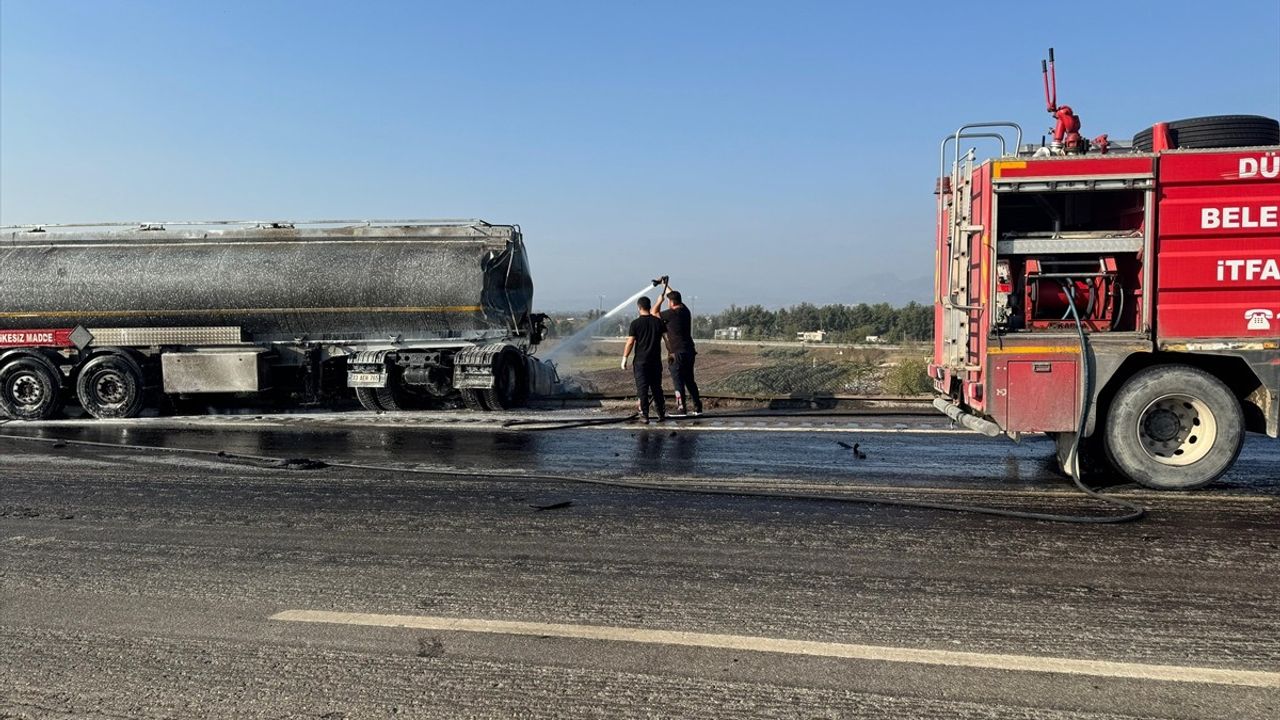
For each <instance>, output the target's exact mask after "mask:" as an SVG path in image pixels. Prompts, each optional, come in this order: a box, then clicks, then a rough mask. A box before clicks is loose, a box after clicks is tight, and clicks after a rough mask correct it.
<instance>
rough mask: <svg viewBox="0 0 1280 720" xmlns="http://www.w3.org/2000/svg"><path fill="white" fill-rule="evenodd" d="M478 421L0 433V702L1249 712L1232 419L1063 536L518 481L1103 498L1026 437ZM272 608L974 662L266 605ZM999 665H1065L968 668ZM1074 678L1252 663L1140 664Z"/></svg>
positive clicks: (17, 708) (1271, 481)
mask: <svg viewBox="0 0 1280 720" xmlns="http://www.w3.org/2000/svg"><path fill="white" fill-rule="evenodd" d="M578 414H581V413H578ZM410 415H412V416H410ZM573 415H574V413H569V412H564V413H559V414H555V413H552V414H549V415H542V416H539V417H571V416H573ZM513 417H515V416H513ZM507 419H512V418H507V417H492V418H484V419H477V418H475V417H471V416H466V415H465V414H461V415H459V414H453V415H445V414H438V415H432V414H403V415H387V416H372V415H363V414H360V413H348V414H342V415H323V414H322V415H315V416H234V417H209V418H155V419H147V420H140V421H129V422H118V423H89V422H77V421H70V422H68V421H63V422H56V423H42V424H37V425H27V424H17V423H11V424H7V425H4V426H0V435H12V436H22V437H23V438H35V439H16V438H0V634H3V636H4V637H3V640H2V641H0V667H2V668H4V670H3V672H0V717H148V718H150V717H250V718H258V717H263V718H266V717H314V718H364V717H493V718H501V717H515V716H520V717H602V718H605V717H607V718H612V717H884V718H904V717H905V718H911V717H921V718H935V717H936V718H955V717H962V718H1006V717H1007V718H1069V717H1070V718H1075V717H1088V718H1094V717H1097V718H1119V717H1144V718H1147V717H1151V718H1157V717H1158V718H1164V717H1168V718H1201V717H1223V718H1270V717H1276V716H1280V686H1273V685H1270V684H1268V683H1269V682H1270V681H1269V680H1268V679H1267V678H1270V677H1271V676H1270V675H1265V673H1273V674H1274V673H1277V672H1280V580H1278V579H1277V578H1280V533H1278V532H1277V531H1278V530H1280V512H1278V511H1280V478H1278V477H1277V476H1276V471H1275V469H1276V468H1277V467H1280V443H1276V442H1274V441H1270V440H1266V439H1263V438H1251V439H1250V441H1249V443H1248V445H1247V447H1246V450H1245V453H1244V455H1243V456H1242V458H1241V461H1240V463H1238V464H1237V466H1236V468H1235V470H1233V472H1232V473H1231V474H1230V475H1228V476H1227V477H1226V478H1224V480H1223V481H1222V482H1220V483H1218V484H1216V485H1214V486H1212V487H1210V488H1207V489H1205V490H1202V491H1198V492H1194V493H1163V494H1162V493H1153V492H1148V491H1142V490H1137V489H1134V488H1131V487H1127V486H1123V485H1120V486H1115V487H1112V488H1111V489H1110V490H1109V492H1111V493H1113V494H1117V495H1120V496H1123V497H1126V498H1129V499H1131V500H1134V501H1137V502H1140V503H1141V504H1143V505H1145V506H1146V507H1147V508H1148V510H1149V515H1148V517H1147V518H1146V519H1144V520H1142V521H1139V522H1136V523H1130V524H1124V525H1071V524H1051V523H1043V522H1033V521H1025V520H1013V519H1006V518H999V517H991V516H984V515H973V514H967V513H954V512H944V511H938V510H925V509H918V508H902V507H894V506H885V505H868V504H838V503H832V502H822V501H813V500H798V499H789V498H786V497H742V496H706V495H692V494H685V493H680V492H670V491H667V490H657V489H647V490H637V489H629V488H618V487H610V486H601V485H594V484H583V483H575V482H570V481H565V480H553V479H549V478H547V477H542V476H546V475H563V476H568V477H579V478H588V479H622V480H629V481H643V482H650V483H652V482H659V483H668V484H673V485H677V486H697V487H714V488H718V489H733V488H749V489H751V490H754V491H769V492H778V493H782V494H785V493H787V492H797V491H798V492H813V491H822V492H828V493H849V494H859V495H867V494H878V495H882V496H887V497H893V498H899V499H921V498H925V499H929V500H931V501H943V502H970V503H982V504H989V505H994V506H999V507H1010V508H1034V509H1038V510H1042V511H1053V512H1063V513H1076V514H1106V513H1110V512H1114V511H1113V510H1112V509H1109V508H1106V507H1102V506H1099V505H1098V504H1097V503H1096V502H1094V501H1092V500H1089V499H1088V498H1084V497H1082V496H1079V495H1078V494H1076V493H1074V491H1073V490H1072V489H1071V487H1070V485H1069V482H1068V481H1066V480H1065V479H1063V478H1061V477H1060V476H1058V475H1057V474H1056V473H1055V472H1054V471H1053V468H1052V463H1051V461H1050V456H1051V454H1052V452H1051V446H1050V445H1049V443H1047V442H1045V441H1043V440H1034V439H1033V440H1028V441H1024V442H1023V443H1021V444H1013V443H1009V442H1007V441H992V440H987V439H984V438H980V437H977V436H973V435H971V434H967V433H959V432H953V431H952V430H951V429H950V428H949V426H948V425H947V423H945V422H943V421H940V420H937V419H934V418H929V417H917V416H902V417H892V416H867V417H819V416H813V417H799V418H761V419H734V420H728V419H726V420H722V421H716V420H715V419H707V420H702V421H699V422H700V425H699V426H698V427H693V426H690V425H688V424H683V425H682V424H677V425H673V426H670V427H666V426H664V427H653V426H651V427H649V428H644V429H642V428H637V427H631V426H610V427H605V428H597V429H574V430H561V431H542V432H531V431H522V432H516V431H512V430H509V429H507V430H504V429H502V428H501V423H502V422H503V421H505V420H507ZM82 443H102V444H103V445H96V444H95V445H88V444H82ZM841 443H843V444H841ZM855 443H856V444H857V445H858V447H859V451H860V452H862V453H864V454H865V458H859V457H858V456H857V455H855V454H854V453H853V452H852V451H851V449H850V448H849V447H847V446H852V445H853V444H855ZM120 444H129V445H135V446H139V447H138V448H124V447H119V445H120ZM147 447H162V448H169V451H157V450H149V449H145V448H147ZM181 449H195V450H203V451H206V452H205V453H200V454H191V453H187V452H178V451H176V450H181ZM217 452H222V453H224V456H222V457H219V456H218V455H216V454H214V453H217ZM266 458H293V459H295V460H299V459H302V458H306V459H308V460H313V461H314V460H321V461H326V462H328V463H350V464H356V465H361V466H364V467H360V468H354V467H346V466H341V467H339V466H333V465H332V464H330V465H329V466H325V465H324V464H322V463H315V462H312V463H302V462H294V463H292V464H287V465H285V464H281V463H277V462H273V461H271V460H269V459H266ZM446 471H447V472H448V473H450V474H441V473H443V472H446ZM520 475H523V477H521V476H520ZM534 476H538V477H534ZM289 610H324V611H337V612H343V613H375V614H393V615H405V616H415V617H417V616H427V617H434V618H439V617H444V618H457V619H466V620H474V621H520V622H533V623H548V624H553V625H571V626H600V627H607V628H625V629H636V630H643V631H650V630H662V631H681V632H695V633H707V634H712V635H715V636H717V637H718V636H722V635H732V636H747V637H750V638H764V639H770V640H806V641H815V642H819V643H839V644H848V645H858V646H860V647H861V646H867V647H871V648H878V649H903V648H906V649H924V650H934V651H951V652H961V653H973V654H976V657H979V658H984V659H983V660H981V661H980V662H978V663H977V664H976V665H964V664H955V663H951V662H949V661H948V662H943V663H940V664H924V663H919V662H903V661H900V660H885V659H866V658H861V659H860V658H841V657H828V656H823V655H821V654H803V653H802V654H784V653H780V652H771V651H757V650H735V649H725V648H717V647H704V646H697V645H693V646H690V645H680V644H671V643H640V642H630V641H622V640H601V639H582V638H571V637H564V636H561V635H558V634H556V632H554V631H548V633H547V634H546V635H536V634H535V635H512V634H505V633H480V632H474V631H468V630H457V631H449V630H422V629H414V628H408V627H394V626H387V627H382V626H376V627H375V626H358V625H339V624H309V623H290V622H284V621H280V620H273V619H271V618H272V616H273V615H275V614H277V613H280V612H282V611H289ZM877 652H878V651H877ZM1006 656H1018V657H1024V656H1026V657H1033V658H1046V657H1047V658H1063V659H1070V660H1074V661H1090V662H1092V663H1093V665H1090V667H1094V666H1096V667H1097V668H1098V669H1097V670H1096V671H1094V670H1089V671H1086V672H1046V671H1043V670H1034V671H1031V670H1020V669H1017V662H1016V659H1015V661H1014V663H1013V665H1014V669H1009V668H996V667H992V666H991V665H990V664H988V663H989V661H990V659H991V658H1003V657H1006ZM948 657H949V656H948ZM1108 663H1131V664H1136V665H1137V666H1140V667H1149V666H1153V665H1154V666H1173V667H1176V668H1192V669H1201V670H1203V669H1206V668H1208V669H1219V670H1229V671H1242V672H1245V673H1248V672H1251V671H1252V672H1259V673H1263V674H1264V675H1262V676H1261V677H1263V680H1262V681H1260V682H1258V681H1256V677H1255V681H1250V682H1245V683H1244V684H1236V683H1234V682H1232V681H1230V680H1222V681H1212V682H1209V681H1204V680H1203V679H1188V680H1176V681H1175V680H1151V679H1141V678H1134V677H1128V676H1124V673H1120V674H1119V675H1117V674H1116V673H1115V672H1113V669H1109V668H1113V666H1112V665H1109V664H1108ZM1227 677H1234V676H1231V675H1230V674H1228V676H1227ZM1277 677H1280V676H1277Z"/></svg>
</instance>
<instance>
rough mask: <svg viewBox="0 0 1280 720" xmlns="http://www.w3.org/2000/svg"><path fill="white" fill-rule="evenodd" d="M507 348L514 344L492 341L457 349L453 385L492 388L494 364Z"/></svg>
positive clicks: (470, 388)
mask: <svg viewBox="0 0 1280 720" xmlns="http://www.w3.org/2000/svg"><path fill="white" fill-rule="evenodd" d="M507 348H515V346H514V345H511V344H510V343H493V344H491V345H477V346H474V347H469V348H465V349H463V350H459V351H458V352H457V353H456V354H455V355H454V356H453V387H454V388H456V389H458V390H492V389H493V384H494V367H495V364H496V363H497V360H498V357H499V356H500V355H502V353H503V352H505V351H506V350H507ZM515 349H517V350H518V348H515ZM521 354H522V355H523V354H524V353H523V352H521Z"/></svg>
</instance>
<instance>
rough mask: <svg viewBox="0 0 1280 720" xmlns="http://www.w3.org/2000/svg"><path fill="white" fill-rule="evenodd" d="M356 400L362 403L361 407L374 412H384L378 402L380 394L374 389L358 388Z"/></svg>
mask: <svg viewBox="0 0 1280 720" xmlns="http://www.w3.org/2000/svg"><path fill="white" fill-rule="evenodd" d="M356 400H359V401H360V407H362V408H364V409H365V410H369V411H372V412H382V410H383V408H382V403H380V402H378V394H377V393H376V392H374V389H373V388H363V387H360V388H356Z"/></svg>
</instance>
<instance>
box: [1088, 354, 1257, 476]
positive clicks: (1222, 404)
mask: <svg viewBox="0 0 1280 720" xmlns="http://www.w3.org/2000/svg"><path fill="white" fill-rule="evenodd" d="M1104 437H1105V439H1106V448H1107V456H1108V457H1109V458H1110V459H1111V462H1112V464H1114V465H1115V467H1116V469H1117V470H1119V471H1120V472H1121V473H1122V474H1123V475H1125V476H1126V477H1127V478H1129V479H1130V480H1133V481H1134V482H1136V483H1138V484H1139V485H1143V486H1145V487H1149V488H1152V489H1155V490H1191V489H1193V488H1198V487H1202V486H1204V485H1208V484H1209V483H1211V482H1213V481H1214V480H1217V479H1218V478H1219V477H1221V476H1222V474H1223V473H1225V472H1226V471H1227V470H1229V469H1230V468H1231V466H1232V464H1234V463H1235V461H1236V458H1237V457H1239V455H1240V450H1241V448H1242V447H1243V446H1244V413H1243V412H1242V410H1241V408H1240V401H1239V400H1238V399H1236V396H1235V395H1234V394H1233V393H1232V392H1231V390H1230V389H1229V388H1227V386H1226V385H1224V384H1223V383H1222V381H1220V380H1218V379H1217V378H1216V377H1214V376H1212V375H1210V374H1209V373H1207V372H1204V371H1203V370H1199V369H1196V368H1193V367H1188V366H1185V365H1158V366H1156V367H1151V368H1147V369H1146V370H1142V371H1140V372H1138V373H1137V374H1135V375H1134V376H1133V377H1131V378H1129V380H1128V381H1127V382H1125V384H1124V386H1123V387H1121V388H1120V391H1119V392H1118V393H1116V396H1115V399H1114V400H1112V402H1111V409H1110V411H1109V412H1108V413H1107V427H1106V429H1105V431H1104Z"/></svg>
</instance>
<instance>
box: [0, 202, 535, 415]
mask: <svg viewBox="0 0 1280 720" xmlns="http://www.w3.org/2000/svg"><path fill="white" fill-rule="evenodd" d="M2 233H3V234H2V235H0V267H2V268H4V272H5V281H4V286H3V287H4V289H3V292H2V293H0V414H3V415H4V416H5V417H8V418H11V419H21V420H38V419H45V418H49V417H52V416H54V415H55V414H56V413H57V412H58V411H59V409H61V408H62V406H63V405H64V404H65V403H66V402H68V401H70V400H75V401H77V402H78V403H79V404H80V405H81V406H83V407H84V409H85V410H86V411H87V412H88V413H89V414H91V415H93V416H95V417H99V418H125V417H134V416H136V415H138V414H139V413H141V412H142V411H143V410H144V409H145V408H146V407H147V406H148V405H153V404H158V403H161V402H163V401H164V400H166V398H168V399H172V398H181V397H183V396H191V395H211V394H218V395H226V394H232V395H243V394H259V395H270V396H273V397H274V398H275V399H277V400H279V401H281V402H283V403H287V404H295V405H298V404H302V405H306V404H320V403H324V402H327V401H329V400H332V399H333V398H334V396H336V395H341V394H345V393H348V392H350V390H348V388H351V389H353V390H354V393H355V395H356V397H357V399H358V400H359V401H360V403H361V404H362V405H363V406H364V407H365V408H367V409H369V410H399V409H406V408H413V407H431V406H436V405H440V404H445V403H454V402H457V401H460V402H461V403H464V404H466V405H467V406H468V407H472V408H475V409H484V410H488V409H502V408H509V407H515V406H517V405H520V404H522V403H523V402H524V401H525V400H526V399H527V398H528V397H529V395H530V393H534V392H541V393H547V392H550V391H551V390H552V389H553V387H554V385H555V383H556V382H557V378H556V376H555V369H554V368H553V367H552V366H550V365H548V364H545V363H542V362H541V361H539V360H538V359H537V358H535V357H534V356H533V352H534V350H535V349H536V347H537V344H538V342H539V341H540V339H541V336H542V332H543V328H542V322H543V320H544V316H542V315H539V314H537V313H534V312H533V309H532V303H533V282H532V279H531V276H530V271H529V264H528V258H527V256H526V253H525V246H524V242H523V239H522V237H521V233H520V229H519V228H518V227H516V226H511V225H491V224H489V223H486V222H482V221H461V222H459V221H368V222H365V221H362V222H318V223H241V222H218V223H185V224H183V223H177V224H174V223H165V224H147V225H100V226H48V225H46V226H33V227H16V228H4V229H3V231H2Z"/></svg>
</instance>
